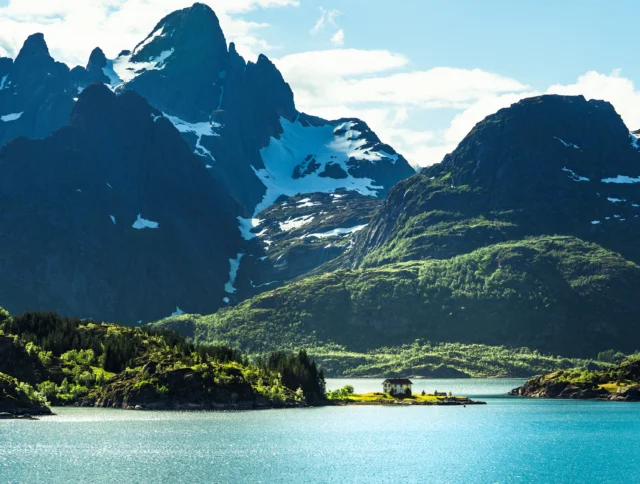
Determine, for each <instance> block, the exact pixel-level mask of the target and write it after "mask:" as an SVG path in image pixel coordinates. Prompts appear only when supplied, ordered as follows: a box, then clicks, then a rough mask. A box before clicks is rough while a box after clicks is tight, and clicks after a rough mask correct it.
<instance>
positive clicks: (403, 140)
mask: <svg viewBox="0 0 640 484" xmlns="http://www.w3.org/2000/svg"><path fill="white" fill-rule="evenodd" d="M275 62H276V65H277V66H278V67H279V68H280V70H281V71H282V73H283V75H284V77H285V79H287V81H288V82H289V83H290V84H291V86H292V88H293V91H294V93H295V96H296V103H297V105H298V108H299V109H300V110H302V111H306V112H309V113H312V114H315V115H318V116H321V117H325V118H330V119H335V118H340V117H358V118H361V119H363V120H365V121H366V122H367V123H368V124H369V126H370V127H371V128H372V129H373V130H374V131H375V132H376V133H377V134H378V135H379V136H380V138H381V139H382V141H383V142H385V143H389V144H391V145H392V146H393V147H394V148H396V149H397V150H398V151H399V152H401V153H402V154H404V155H405V156H406V157H407V159H408V160H409V161H410V162H411V163H414V164H416V165H423V166H424V165H429V164H433V163H437V162H439V161H441V160H442V157H443V156H444V155H445V154H446V153H448V152H449V151H451V150H452V149H454V148H455V146H456V145H457V143H458V142H459V141H460V140H461V139H462V137H464V135H466V133H467V132H468V130H469V129H471V127H473V125H474V124H475V123H476V122H478V121H480V120H481V119H482V118H483V117H484V116H486V115H487V114H489V112H488V111H490V110H492V109H493V110H496V109H498V108H500V107H504V106H506V105H509V104H511V102H514V101H515V100H517V98H518V96H520V97H522V96H524V95H525V94H524V93H526V92H527V90H528V86H526V85H524V84H522V83H521V82H519V81H517V80H515V79H511V78H508V77H505V76H501V75H498V74H495V73H491V72H487V71H483V70H480V69H456V68H451V67H436V68H433V69H429V70H426V71H407V72H399V73H398V72H395V73H394V72H393V71H394V70H398V69H401V68H403V69H408V68H409V67H410V64H409V60H408V59H407V58H406V57H405V56H403V55H401V54H397V53H393V52H389V51H372V50H358V49H333V50H324V51H314V52H304V53H299V54H294V55H290V56H286V57H283V58H281V59H278V60H276V61H275ZM514 93H515V94H514ZM442 108H452V109H456V110H459V111H460V113H459V115H458V116H456V117H455V118H454V119H452V120H451V126H450V127H449V128H448V129H441V130H438V131H435V130H426V129H425V130H420V129H419V128H417V127H416V123H415V122H414V118H415V117H416V116H417V115H419V114H420V112H421V111H422V110H436V109H442ZM442 124H443V126H446V121H445V122H443V123H442Z"/></svg>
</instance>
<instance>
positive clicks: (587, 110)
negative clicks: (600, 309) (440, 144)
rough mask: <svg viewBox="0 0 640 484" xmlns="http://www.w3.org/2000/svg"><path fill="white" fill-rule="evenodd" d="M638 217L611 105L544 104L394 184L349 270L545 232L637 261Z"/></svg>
mask: <svg viewBox="0 0 640 484" xmlns="http://www.w3.org/2000/svg"><path fill="white" fill-rule="evenodd" d="M639 216H640V151H639V150H638V140H637V138H636V137H635V136H634V135H632V134H630V133H629V129H628V128H627V127H626V126H625V125H624V123H623V121H622V119H621V118H620V116H619V115H618V114H617V113H616V112H615V110H614V108H613V106H611V105H610V104H608V103H606V102H603V101H586V100H585V99H584V98H583V97H582V96H577V97H569V96H541V97H535V98H530V99H525V100H523V101H520V102H519V103H516V104H514V105H513V106H511V107H510V108H506V109H502V110H500V111H498V112H497V113H496V114H494V115H491V116H489V117H487V118H486V119H485V120H484V121H482V122H480V123H479V124H478V125H477V126H476V127H475V128H474V129H473V130H472V131H471V132H470V133H469V134H468V135H467V136H466V137H465V139H464V140H463V141H462V142H461V143H460V145H459V146H458V148H457V149H456V150H455V151H454V152H453V153H452V154H450V155H447V156H446V157H445V158H444V160H443V161H442V163H440V164H438V165H434V166H432V167H429V168H426V169H425V170H423V172H422V173H421V174H418V175H416V176H414V177H412V178H410V179H407V180H404V181H402V182H400V183H399V184H398V185H396V186H395V187H394V188H393V190H392V191H391V193H390V194H389V196H388V198H387V199H386V201H385V204H384V207H383V209H382V210H381V211H380V213H379V214H378V216H377V217H376V218H375V220H374V221H372V223H371V224H370V225H369V227H367V229H366V230H365V231H364V232H363V234H362V235H363V237H362V238H361V239H359V241H358V243H357V245H356V247H355V248H354V251H352V253H351V254H352V256H353V257H352V259H351V260H350V261H349V262H350V263H351V264H353V265H355V266H357V267H369V266H378V265H381V264H385V263H389V262H398V261H403V260H414V259H422V258H434V259H442V258H447V257H452V256H454V255H458V254H463V253H467V252H470V251H472V250H474V249H477V248H479V247H483V246H486V245H489V244H492V243H497V242H503V241H507V240H514V239H516V240H517V239H521V238H523V237H525V236H531V235H543V234H563V235H572V236H575V237H579V238H581V239H583V240H589V241H593V242H595V243H598V244H600V245H602V246H603V247H606V248H608V249H610V250H613V251H616V252H621V253H622V254H623V255H624V256H625V257H627V258H629V259H630V260H633V261H635V262H640V248H639V247H638V245H637V244H636V243H635V240H636V238H637V236H638V235H640V224H639V223H638V222H639V218H638V217H639Z"/></svg>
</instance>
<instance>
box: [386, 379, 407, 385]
mask: <svg viewBox="0 0 640 484" xmlns="http://www.w3.org/2000/svg"><path fill="white" fill-rule="evenodd" d="M382 383H390V384H391V385H413V382H412V381H411V380H409V379H408V378H387V379H386V380H385V381H383V382H382Z"/></svg>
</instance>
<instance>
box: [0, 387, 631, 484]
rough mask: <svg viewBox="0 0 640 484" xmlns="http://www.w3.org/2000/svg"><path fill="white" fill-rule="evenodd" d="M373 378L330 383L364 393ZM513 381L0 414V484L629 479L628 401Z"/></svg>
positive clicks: (600, 480) (571, 481) (604, 480)
mask: <svg viewBox="0 0 640 484" xmlns="http://www.w3.org/2000/svg"><path fill="white" fill-rule="evenodd" d="M380 382H381V380H349V381H347V380H331V381H329V382H328V383H329V387H330V388H337V387H340V386H343V385H344V384H347V383H349V384H353V385H354V386H355V389H356V391H359V392H364V391H369V390H376V389H377V388H379V386H376V385H379V384H380ZM519 383H521V381H519V380H427V381H422V382H418V384H417V385H416V389H417V390H418V391H420V388H421V385H426V386H425V389H426V390H427V391H429V392H432V391H433V390H434V389H435V390H438V391H450V390H451V391H453V392H454V393H456V394H467V395H468V396H471V397H474V396H476V397H477V396H480V395H482V396H483V398H484V399H485V400H486V401H487V402H488V405H486V406H469V407H466V408H464V407H401V408H390V407H327V408H315V409H302V410H266V411H256V412H217V413H216V412H212V413H186V412H134V411H123V410H104V409H80V408H78V409H76V408H67V409H65V408H57V409H55V412H56V413H57V414H58V415H57V416H54V417H48V418H44V419H42V420H40V421H2V422H0V482H2V483H5V482H6V483H39V482H43V483H69V482H90V483H102V482H118V483H138V482H139V483H148V482H163V483H168V482H188V483H195V482H198V483H199V482H203V483H227V482H229V483H238V482H250V483H254V482H256V483H258V482H264V483H281V482H282V483H298V482H300V483H315V482H318V483H325V482H326V483H333V482H336V483H343V482H363V483H364V482H376V483H380V482H402V483H404V482H426V481H430V482H459V483H510V482H536V483H538V482H541V483H546V482H549V483H551V482H553V483H574V482H575V483H583V482H587V483H591V482H594V483H606V482H612V483H613V482H615V483H626V482H629V483H637V482H640V404H631V403H629V404H627V403H610V402H576V401H556V400H554V401H550V400H545V401H542V400H528V399H520V398H504V397H502V396H501V395H503V394H504V391H505V389H507V390H508V389H510V388H512V387H513V386H515V385H517V384H519ZM491 395H493V396H491Z"/></svg>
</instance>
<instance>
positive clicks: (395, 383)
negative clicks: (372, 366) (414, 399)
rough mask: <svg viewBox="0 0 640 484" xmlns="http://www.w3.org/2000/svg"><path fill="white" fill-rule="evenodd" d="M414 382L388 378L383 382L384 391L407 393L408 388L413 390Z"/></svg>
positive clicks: (405, 379) (406, 379)
mask: <svg viewBox="0 0 640 484" xmlns="http://www.w3.org/2000/svg"><path fill="white" fill-rule="evenodd" d="M412 386H413V382H412V381H411V380H409V379H408V378H387V379H386V380H385V381H383V382H382V390H383V391H384V392H385V393H393V394H400V393H405V392H406V390H407V388H408V389H409V390H411V387H412Z"/></svg>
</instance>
